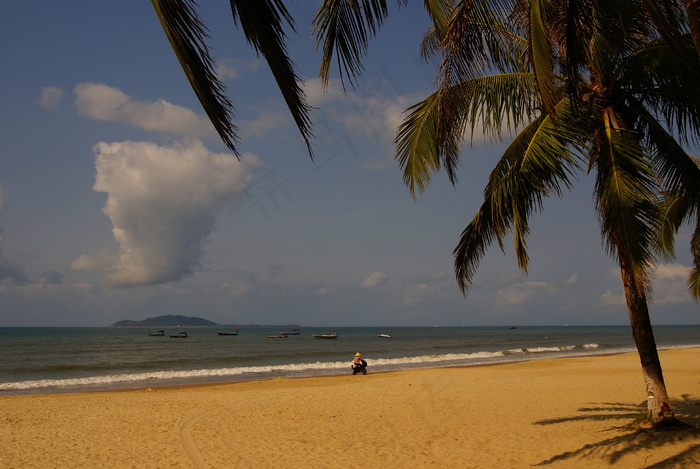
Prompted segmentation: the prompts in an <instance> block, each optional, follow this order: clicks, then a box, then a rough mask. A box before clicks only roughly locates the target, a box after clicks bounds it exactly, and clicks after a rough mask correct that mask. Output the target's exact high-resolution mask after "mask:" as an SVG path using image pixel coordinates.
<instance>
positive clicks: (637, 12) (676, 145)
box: [152, 0, 700, 425]
mask: <svg viewBox="0 0 700 469" xmlns="http://www.w3.org/2000/svg"><path fill="white" fill-rule="evenodd" d="M699 1H700V0H683V1H682V2H681V1H680V0H660V1H656V0H616V1H615V2H609V1H596V0H462V1H458V0H425V7H426V10H427V12H428V14H429V15H430V17H431V18H432V20H433V24H434V28H433V29H432V30H431V31H430V32H429V33H428V34H427V35H426V40H425V41H424V46H425V47H424V50H425V54H426V55H430V54H431V53H432V54H442V60H441V62H440V66H439V69H438V77H439V87H438V90H437V91H436V92H435V93H433V94H432V95H431V96H429V97H428V98H426V99H425V100H424V101H422V102H420V103H418V104H416V105H415V106H413V107H412V108H410V109H409V114H408V116H407V117H406V119H405V120H404V122H403V123H402V125H401V126H400V128H399V131H398V134H397V137H396V143H397V159H398V160H399V162H400V164H401V166H402V168H403V171H404V180H405V182H406V184H407V185H408V186H409V188H410V190H411V192H412V193H413V194H414V196H415V195H416V193H420V192H422V191H424V190H425V189H426V187H427V185H428V184H429V182H430V179H431V176H432V174H434V173H435V172H436V171H439V170H440V169H442V168H443V167H444V169H445V170H446V171H447V173H448V175H449V177H450V179H451V181H452V183H453V184H454V183H456V182H457V165H458V163H459V160H460V154H461V143H462V141H463V139H464V138H465V137H466V136H467V132H470V133H471V135H472V136H473V135H474V133H475V132H477V131H483V132H484V133H485V134H487V135H490V136H492V137H494V138H496V139H500V138H501V137H502V136H503V134H504V133H507V132H516V135H515V136H514V137H513V139H512V141H511V143H510V145H509V146H508V148H507V149H506V151H505V153H504V154H503V156H502V157H501V158H500V160H499V161H498V163H497V165H496V167H495V168H494V170H493V172H492V173H491V176H490V178H489V181H488V184H487V186H486V189H485V191H484V201H483V203H482V205H481V208H480V209H479V210H478V212H477V214H476V215H475V217H474V218H473V220H472V221H471V222H470V223H469V225H468V226H467V228H466V229H465V230H464V231H463V233H462V235H461V237H460V240H459V244H458V246H457V247H456V248H455V251H454V254H455V272H456V275H457V280H458V283H459V285H460V287H461V288H462V290H463V291H464V293H465V294H466V293H467V290H468V286H469V285H470V283H471V282H472V280H473V278H474V273H475V271H476V269H477V267H478V265H479V262H480V260H481V258H482V257H483V255H484V253H485V252H486V249H487V248H488V247H489V246H490V245H491V244H492V243H493V242H494V241H497V242H498V244H499V246H501V248H503V246H504V240H505V237H506V236H507V235H508V234H509V233H512V235H513V242H514V248H515V253H516V256H517V261H518V264H519V266H520V267H521V268H522V269H523V270H524V271H525V272H527V266H528V262H529V257H528V254H527V237H528V235H529V225H528V220H529V217H530V215H531V214H533V213H534V212H537V211H539V210H541V209H542V206H543V202H544V199H545V198H547V197H550V196H553V195H556V196H560V195H561V194H562V192H563V190H564V189H568V188H570V187H572V185H573V184H574V182H575V176H576V175H577V174H580V173H581V172H586V171H587V172H594V173H595V180H596V184H595V191H594V200H595V207H596V211H597V213H598V216H599V219H600V224H601V232H602V236H603V239H604V241H605V246H606V248H607V250H608V253H609V254H610V255H611V256H613V257H614V258H615V259H616V260H617V262H618V264H619V266H620V272H621V276H622V282H623V287H624V291H625V298H626V301H627V309H628V314H629V318H630V323H631V325H632V331H633V335H634V339H635V342H636V345H637V349H638V352H639V356H640V360H641V364H642V370H643V374H644V378H645V382H646V386H647V396H648V401H647V402H648V405H647V415H648V418H649V421H650V422H651V423H653V424H656V425H664V424H669V423H675V422H676V420H675V417H674V413H673V410H672V408H671V404H670V400H669V398H668V394H667V392H666V387H665V384H664V380H663V373H662V369H661V365H660V362H659V357H658V353H657V350H656V344H655V341H654V335H653V330H652V327H651V323H650V320H649V311H648V301H649V299H650V297H651V278H650V277H651V272H652V269H653V266H654V264H655V262H656V260H657V257H658V256H661V255H663V256H670V255H672V248H673V238H674V234H675V232H676V230H677V229H678V228H679V226H681V225H682V224H683V223H686V222H689V221H690V222H692V221H693V220H695V223H696V229H695V233H694V235H693V238H692V240H691V252H692V253H693V256H694V265H695V268H694V270H693V271H692V272H691V277H690V279H689V285H690V287H691V293H692V294H693V296H694V297H695V298H696V299H697V298H698V297H700V224H699V223H698V220H700V216H699V214H700V207H698V204H699V203H700V188H698V183H699V182H700V166H699V165H698V162H697V160H695V159H694V158H693V157H691V156H690V155H688V154H687V153H686V151H685V150H684V149H683V144H686V143H688V142H689V141H691V142H694V143H698V130H699V129H700V93H699V92H698V91H697V86H696V84H697V83H698V81H699V79H700V63H699V60H698V58H699V57H700V53H699V51H700V47H699V46H698V45H699V44H700V41H699V40H698V37H699V36H698V30H699V29H700V28H699V26H698V24H699V23H698V21H697V18H698V5H699ZM152 2H153V5H154V8H155V9H156V12H157V13H158V16H159V18H160V20H161V23H162V25H163V27H164V29H165V31H166V34H167V36H168V38H169V40H170V42H171V44H172V45H173V48H174V50H175V52H176V55H177V56H178V59H179V60H180V63H181V64H182V67H183V69H184V70H185V73H186V75H187V77H188V79H189V80H190V83H191V84H192V87H193V88H194V90H195V92H196V94H197V96H198V98H199V99H200V101H201V103H202V105H203V107H204V109H205V111H206V112H207V114H208V115H209V117H210V119H211V120H212V122H213V123H214V126H215V127H216V129H217V131H218V132H219V135H220V136H221V138H222V139H223V141H224V142H225V143H226V144H227V145H228V146H229V148H231V149H232V150H233V151H234V152H236V143H237V138H238V136H237V133H236V128H235V126H234V125H233V123H232V114H233V108H232V104H231V102H230V101H229V100H228V99H227V98H226V95H225V88H224V87H223V85H222V84H221V83H220V82H219V81H218V79H217V78H216V74H215V73H214V69H213V61H212V59H211V57H210V55H209V52H208V49H207V47H206V44H205V40H206V38H207V34H206V29H205V28H204V26H203V25H202V24H201V22H200V20H199V18H198V17H197V15H196V11H195V3H194V1H193V0H152ZM230 2H231V7H232V12H233V17H234V21H235V22H237V23H238V22H240V24H241V27H242V28H243V31H244V33H245V35H246V38H247V39H248V41H249V42H250V43H251V44H252V45H253V47H254V48H255V49H256V50H257V51H258V52H259V53H261V54H263V56H264V57H265V58H266V59H267V61H268V63H269V64H270V67H271V69H272V71H273V74H274V76H275V78H276V80H277V83H278V86H279V87H280V89H281V91H282V94H283V96H284V98H285V100H286V102H287V105H288V107H289V109H290V111H291V113H292V116H293V117H294V119H295V122H296V124H297V127H298V128H299V130H300V132H301V133H302V136H303V137H304V139H305V141H306V142H307V146H309V151H310V152H311V150H310V143H309V142H310V138H311V132H310V123H309V120H308V109H309V108H308V105H307V104H306V102H305V98H304V95H303V92H302V91H301V88H300V86H299V80H298V78H297V76H296V74H295V72H294V68H293V64H292V63H291V61H290V60H289V58H288V57H287V54H286V49H285V47H284V39H285V37H284V33H283V29H282V27H283V23H285V22H286V23H287V24H288V25H290V26H291V27H292V28H293V21H292V18H291V17H290V15H289V13H288V12H287V10H286V9H285V7H284V5H283V3H282V0H230ZM397 3H398V4H399V5H402V4H405V3H406V0H397ZM387 16H388V5H387V1H386V0H324V2H323V4H322V6H321V8H320V10H319V12H318V14H317V16H316V18H315V19H314V23H313V26H314V32H315V34H316V37H317V39H318V42H319V44H321V43H322V44H323V47H322V52H323V58H322V64H321V77H322V79H323V80H324V82H327V80H328V76H329V74H330V69H331V63H332V60H333V55H334V54H337V57H336V60H337V61H338V67H339V69H340V73H341V79H343V83H345V80H348V81H349V82H350V83H351V84H353V85H354V84H356V81H355V79H356V78H357V77H358V76H360V75H361V73H362V65H361V57H362V55H363V54H364V53H365V52H366V50H367V47H368V42H369V40H370V39H371V36H373V35H374V34H375V33H376V31H377V30H378V28H379V27H380V26H381V25H382V23H383V21H384V20H385V19H386V17H387ZM688 31H690V34H689V33H688ZM693 40H694V41H695V43H693Z"/></svg>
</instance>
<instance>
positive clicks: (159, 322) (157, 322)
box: [110, 314, 219, 327]
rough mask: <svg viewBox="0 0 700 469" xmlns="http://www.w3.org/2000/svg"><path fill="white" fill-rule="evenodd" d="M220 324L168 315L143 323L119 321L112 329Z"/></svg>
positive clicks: (149, 319)
mask: <svg viewBox="0 0 700 469" xmlns="http://www.w3.org/2000/svg"><path fill="white" fill-rule="evenodd" d="M218 325H219V324H217V323H215V322H212V321H209V320H208V319H202V318H196V317H192V316H182V315H173V314H166V315H164V316H158V317H157V318H148V319H144V320H142V321H129V320H124V321H119V322H115V323H114V324H112V325H111V326H110V327H140V326H148V327H173V326H190V327H197V326H199V327H206V326H218Z"/></svg>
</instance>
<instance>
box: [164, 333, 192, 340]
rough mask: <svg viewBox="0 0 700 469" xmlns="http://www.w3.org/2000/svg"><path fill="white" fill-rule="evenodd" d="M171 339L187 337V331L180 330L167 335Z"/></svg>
mask: <svg viewBox="0 0 700 469" xmlns="http://www.w3.org/2000/svg"><path fill="white" fill-rule="evenodd" d="M168 337H170V338H171V339H186V338H187V332H180V333H179V334H175V335H173V334H170V335H168Z"/></svg>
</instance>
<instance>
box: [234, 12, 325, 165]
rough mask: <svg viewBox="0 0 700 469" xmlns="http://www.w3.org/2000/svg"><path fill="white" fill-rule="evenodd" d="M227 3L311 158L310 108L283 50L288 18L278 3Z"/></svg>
mask: <svg viewBox="0 0 700 469" xmlns="http://www.w3.org/2000/svg"><path fill="white" fill-rule="evenodd" d="M230 1H231V10H232V12H233V19H234V21H235V22H237V23H238V22H240V25H241V29H242V30H243V34H244V35H245V37H246V39H247V41H248V42H249V43H250V44H251V45H252V46H253V47H254V48H255V50H256V51H257V52H258V53H260V54H262V56H263V57H265V59H266V61H267V63H268V65H269V67H270V71H271V72H272V75H273V76H274V77H275V81H276V82H277V86H278V87H279V89H280V91H281V92H282V97H283V98H284V100H285V102H286V103H287V107H288V108H289V111H290V112H291V114H292V118H293V119H294V122H295V123H296V125H297V128H298V129H299V132H301V135H302V137H303V139H304V142H306V147H307V149H308V151H309V154H310V155H312V156H313V151H312V148H311V139H312V138H313V135H312V133H311V120H310V118H309V112H310V106H309V105H308V104H307V102H306V96H305V95H304V91H303V90H302V88H301V86H300V81H301V80H300V79H299V78H298V77H297V74H296V72H295V70H294V64H293V63H292V61H291V60H290V59H289V56H288V54H287V48H286V46H285V38H286V36H285V33H284V29H283V26H284V24H283V22H286V23H287V24H289V26H290V27H291V28H292V29H293V28H294V23H293V20H292V17H291V15H290V14H289V12H288V11H287V9H286V8H285V6H284V4H283V3H282V2H281V0H230Z"/></svg>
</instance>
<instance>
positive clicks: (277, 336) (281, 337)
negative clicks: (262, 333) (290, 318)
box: [267, 334, 287, 339]
mask: <svg viewBox="0 0 700 469" xmlns="http://www.w3.org/2000/svg"><path fill="white" fill-rule="evenodd" d="M267 338H268V339H286V338H287V335H286V334H280V335H268V336H267Z"/></svg>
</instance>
